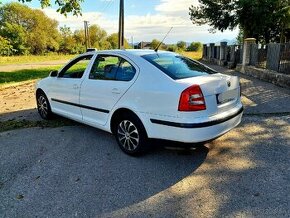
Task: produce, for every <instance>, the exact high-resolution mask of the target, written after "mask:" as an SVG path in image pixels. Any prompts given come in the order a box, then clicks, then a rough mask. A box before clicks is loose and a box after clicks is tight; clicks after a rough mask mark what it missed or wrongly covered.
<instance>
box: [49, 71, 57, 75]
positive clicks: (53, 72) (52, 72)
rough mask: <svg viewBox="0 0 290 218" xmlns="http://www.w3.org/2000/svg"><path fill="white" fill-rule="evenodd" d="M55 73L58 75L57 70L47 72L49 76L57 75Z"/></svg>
mask: <svg viewBox="0 0 290 218" xmlns="http://www.w3.org/2000/svg"><path fill="white" fill-rule="evenodd" d="M57 75H58V71H57V70H53V71H51V72H50V74H49V76H50V77H57Z"/></svg>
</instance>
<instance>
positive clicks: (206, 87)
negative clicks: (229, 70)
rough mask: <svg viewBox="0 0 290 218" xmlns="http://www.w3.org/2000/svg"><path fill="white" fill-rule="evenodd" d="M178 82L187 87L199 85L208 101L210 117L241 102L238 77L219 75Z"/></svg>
mask: <svg viewBox="0 0 290 218" xmlns="http://www.w3.org/2000/svg"><path fill="white" fill-rule="evenodd" d="M176 82H178V83H180V84H183V85H186V87H187V86H188V87H189V86H192V85H194V84H196V85H199V86H200V88H201V90H202V93H203V95H204V98H205V101H206V112H207V113H208V114H209V115H215V114H218V113H221V112H224V111H226V110H229V109H231V108H233V107H235V106H236V104H237V103H238V101H239V100H240V85H239V78H238V77H237V76H229V75H224V74H220V73H217V74H210V75H204V76H198V77H190V78H186V79H180V80H177V81H176Z"/></svg>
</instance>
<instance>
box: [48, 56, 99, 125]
mask: <svg viewBox="0 0 290 218" xmlns="http://www.w3.org/2000/svg"><path fill="white" fill-rule="evenodd" d="M92 56H93V55H83V56H80V57H78V58H76V59H74V60H73V61H71V62H70V63H69V64H68V65H66V66H65V67H64V68H63V69H62V70H61V71H60V72H59V74H58V77H57V78H56V80H55V81H54V82H53V84H52V85H51V87H50V97H51V99H50V100H51V101H50V102H51V105H52V110H53V112H55V113H57V114H61V115H63V116H67V117H69V118H72V119H76V120H82V114H81V110H80V107H79V95H80V87H81V83H82V81H83V78H84V76H83V75H84V74H85V71H86V68H87V66H88V64H89V62H90V60H91V58H92Z"/></svg>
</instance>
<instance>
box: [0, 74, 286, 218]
mask: <svg viewBox="0 0 290 218" xmlns="http://www.w3.org/2000/svg"><path fill="white" fill-rule="evenodd" d="M222 70H223V69H222ZM228 73H233V72H228ZM249 79H250V78H245V81H246V80H249ZM249 83H254V84H255V83H259V84H260V85H261V88H262V89H263V90H267V88H268V86H270V88H271V90H273V93H279V92H282V93H283V95H285V99H287V98H288V97H289V96H288V90H284V89H280V88H277V87H275V86H272V85H271V84H266V83H263V82H259V81H256V80H252V79H250V80H249ZM244 85H245V84H244ZM245 88H247V87H246V86H245ZM244 92H247V89H244ZM253 92H254V91H253ZM275 96H276V94H275ZM247 97H250V98H249V99H250V100H251V101H252V102H254V104H256V105H255V106H252V108H254V109H255V110H254V109H247V110H248V111H246V112H247V113H248V115H246V116H244V119H243V122H242V123H241V125H240V126H239V127H237V128H236V129H234V130H233V131H231V132H229V133H228V134H226V135H224V136H223V137H221V138H219V139H218V140H215V141H214V142H212V143H209V144H206V145H205V146H201V147H200V148H199V149H191V150H188V149H182V148H170V149H169V148H166V146H168V144H164V142H160V141H158V142H154V143H153V146H154V147H155V149H153V150H151V152H149V153H148V154H147V155H145V156H143V157H139V158H132V157H129V156H127V155H125V154H123V153H122V152H121V151H120V150H119V148H118V147H117V145H116V143H115V140H114V138H113V137H112V136H111V135H110V134H107V133H104V132H102V131H99V130H96V129H93V128H90V127H87V126H82V125H80V126H74V127H61V128H44V129H42V128H30V129H22V130H16V131H10V132H3V133H0V217H289V216H290V183H289V181H290V158H289V157H290V115H289V114H287V113H281V112H290V111H286V109H287V107H288V106H289V103H288V104H287V103H285V102H284V101H285V99H283V101H281V102H278V103H279V105H280V107H284V106H285V107H286V109H285V110H283V111H282V110H280V109H279V107H275V108H276V109H277V110H275V111H274V112H277V114H269V112H271V111H269V110H266V109H267V108H269V107H270V108H271V107H272V105H271V104H272V99H274V100H275V98H267V99H268V100H265V101H258V100H257V99H259V98H260V97H259V96H258V95H253V94H252V92H250V91H249V92H248V94H247ZM254 97H255V98H254ZM276 97H277V96H276ZM288 102H289V101H288ZM261 104H262V105H263V106H260V105H261ZM247 108H251V107H249V106H247ZM272 109H273V108H272ZM272 109H271V110H272ZM251 110H254V111H251ZM255 114H257V115H255Z"/></svg>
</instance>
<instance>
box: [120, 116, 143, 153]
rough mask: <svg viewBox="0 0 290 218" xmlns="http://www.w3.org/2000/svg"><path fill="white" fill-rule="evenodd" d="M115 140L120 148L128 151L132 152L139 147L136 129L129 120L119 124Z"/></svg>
mask: <svg viewBox="0 0 290 218" xmlns="http://www.w3.org/2000/svg"><path fill="white" fill-rule="evenodd" d="M117 138H118V140H119V142H120V144H121V145H122V147H123V148H124V149H126V150H128V151H134V150H136V149H137V147H138V145H139V140H140V136H139V132H138V129H137V127H136V126H135V125H134V123H132V122H131V121H129V120H123V121H122V122H120V124H119V126H118V129H117Z"/></svg>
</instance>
